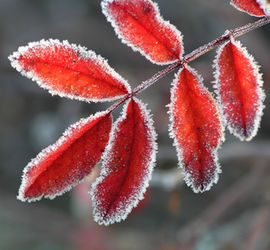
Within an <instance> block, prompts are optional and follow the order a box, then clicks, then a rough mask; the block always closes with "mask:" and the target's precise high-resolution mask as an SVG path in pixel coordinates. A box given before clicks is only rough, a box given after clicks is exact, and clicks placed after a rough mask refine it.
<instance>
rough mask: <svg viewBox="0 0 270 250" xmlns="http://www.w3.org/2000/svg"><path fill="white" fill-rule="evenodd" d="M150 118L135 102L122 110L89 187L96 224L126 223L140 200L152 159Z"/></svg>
mask: <svg viewBox="0 0 270 250" xmlns="http://www.w3.org/2000/svg"><path fill="white" fill-rule="evenodd" d="M155 139H156V134H155V132H154V128H153V124H152V119H151V116H150V115H149V113H148V111H147V110H146V109H145V107H144V105H143V104H142V103H141V102H140V101H139V100H138V99H136V98H134V99H132V100H130V101H129V102H128V104H126V105H125V107H124V109H123V113H122V116H121V117H120V118H119V119H118V120H117V122H116V123H115V125H114V128H113V130H112V133H111V137H110V141H109V144H108V146H107V148H106V151H105V154H104V156H103V165H102V169H101V174H100V177H99V178H98V179H97V180H96V182H95V183H94V184H93V186H92V191H91V195H92V200H93V206H94V218H95V221H97V222H98V223H99V224H104V225H108V224H112V223H114V222H120V221H121V220H124V219H126V217H127V215H128V214H129V213H130V212H131V210H132V209H133V208H134V207H136V206H137V204H138V202H139V201H140V200H141V199H143V196H144V193H145V191H146V188H147V187H148V185H149V180H150V178H151V174H152V170H153V167H154V162H155V158H156V144H155Z"/></svg>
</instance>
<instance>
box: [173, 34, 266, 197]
mask: <svg viewBox="0 0 270 250" xmlns="http://www.w3.org/2000/svg"><path fill="white" fill-rule="evenodd" d="M214 68H215V78H216V85H215V88H216V94H217V98H218V106H217V105H216V102H215V100H214V99H213V97H212V96H211V94H210V93H209V92H208V91H207V90H206V89H205V87H204V86H203V84H202V78H201V77H200V76H199V75H198V73H197V72H196V71H195V70H194V69H192V68H191V67H189V66H187V65H184V67H183V68H182V69H181V70H180V71H179V73H178V74H177V76H176V78H175V80H174V82H173V88H172V90H171V104H170V106H169V107H170V120H171V125H170V135H171V137H172V138H173V139H174V144H175V146H176V149H177V154H178V159H179V165H180V167H182V168H183V169H184V172H185V181H186V183H187V185H189V186H191V187H192V189H193V191H194V192H204V191H206V190H209V189H210V188H211V186H212V185H213V184H214V183H217V181H218V174H219V173H220V172H221V170H220V166H219V164H218V157H217V149H218V148H219V146H220V144H221V142H222V141H223V140H224V135H223V130H224V129H223V124H226V125H227V127H228V129H229V130H230V132H231V133H232V134H234V135H235V136H237V137H238V138H239V139H240V140H246V141H249V140H251V139H252V138H253V137H254V136H255V135H256V134H257V131H258V128H259V124H260V121H261V117H262V113H263V112H262V111H263V107H264V106H263V101H264V98H265V95H264V92H263V90H262V88H261V87H262V79H261V74H259V70H258V66H257V65H256V63H255V62H254V59H253V57H251V56H250V55H249V54H248V52H247V51H246V49H244V48H243V47H242V45H241V44H240V43H239V42H236V41H234V39H230V41H228V42H226V43H225V44H224V45H222V46H221V47H220V48H219V50H218V53H217V57H216V60H215V64H214ZM219 113H221V115H222V118H223V121H222V118H221V116H220V115H219Z"/></svg>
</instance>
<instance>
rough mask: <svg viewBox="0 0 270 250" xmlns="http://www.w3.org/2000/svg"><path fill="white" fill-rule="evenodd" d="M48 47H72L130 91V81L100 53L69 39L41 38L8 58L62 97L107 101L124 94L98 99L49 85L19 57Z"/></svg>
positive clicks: (45, 87)
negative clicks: (22, 63)
mask: <svg viewBox="0 0 270 250" xmlns="http://www.w3.org/2000/svg"><path fill="white" fill-rule="evenodd" d="M47 47H64V48H67V49H72V50H74V51H75V52H77V53H78V57H81V58H83V59H86V60H90V61H92V62H95V63H96V65H98V66H100V67H102V69H104V73H107V74H109V75H111V76H112V77H113V78H114V79H116V80H117V81H119V82H121V83H122V84H123V86H125V88H126V89H127V91H128V92H129V93H130V92H131V88H130V85H129V84H128V82H127V81H126V80H125V79H124V78H122V77H121V76H120V75H119V74H118V73H117V72H116V71H115V70H114V69H113V68H112V67H111V66H110V65H109V64H108V62H107V60H106V59H104V58H103V57H101V56H100V55H97V54H96V53H95V52H94V51H92V50H87V49H86V48H85V47H82V46H80V45H75V44H70V43H69V42H68V41H66V40H65V41H63V42H60V41H59V40H57V39H49V40H44V39H42V40H40V41H38V42H30V43H29V44H28V45H27V46H22V47H19V48H18V51H16V52H14V53H13V54H12V55H10V56H9V57H8V59H9V60H10V62H11V65H12V67H13V68H15V69H16V70H17V71H19V72H20V73H21V74H22V75H23V76H26V77H27V78H29V79H31V80H33V81H35V82H37V84H38V85H39V86H40V87H41V88H44V89H46V90H48V91H49V93H50V94H52V95H58V96H60V97H68V98H70V99H75V100H79V101H86V102H105V101H113V100H116V99H119V98H121V97H122V96H123V95H122V96H116V97H113V98H103V99H96V98H90V97H89V98H86V97H82V96H79V95H73V94H68V93H64V92H60V91H56V90H55V89H54V88H52V87H51V86H49V85H48V84H47V83H46V82H44V80H43V79H42V78H40V77H39V76H38V75H37V74H36V73H35V72H34V71H27V70H25V69H24V68H23V67H22V66H21V64H20V62H19V61H18V59H19V58H20V56H22V55H24V54H25V53H26V52H27V51H29V50H33V49H35V48H47Z"/></svg>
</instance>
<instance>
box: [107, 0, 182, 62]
mask: <svg viewBox="0 0 270 250" xmlns="http://www.w3.org/2000/svg"><path fill="white" fill-rule="evenodd" d="M102 10H103V13H104V14H105V15H106V17H107V20H108V21H110V22H111V24H112V26H113V27H114V29H115V32H116V34H117V35H118V37H119V38H120V39H121V40H122V41H123V42H124V43H125V44H127V45H128V46H130V47H132V48H133V49H134V50H135V51H139V52H140V53H141V54H142V55H144V56H145V57H146V58H147V59H149V60H150V61H151V62H153V63H157V64H160V65H162V64H169V63H173V62H175V61H177V60H179V59H181V58H182V54H183V43H182V35H181V33H180V31H178V30H177V29H176V28H175V26H173V25H172V24H170V23H169V22H168V21H164V19H163V18H162V17H161V15H160V13H159V9H158V6H157V4H155V3H153V2H152V1H151V0H103V1H102Z"/></svg>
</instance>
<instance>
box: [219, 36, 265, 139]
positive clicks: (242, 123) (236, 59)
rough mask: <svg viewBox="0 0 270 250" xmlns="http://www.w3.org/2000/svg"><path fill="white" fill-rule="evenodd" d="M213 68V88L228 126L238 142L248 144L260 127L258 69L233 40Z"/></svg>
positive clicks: (221, 51) (244, 50)
mask: <svg viewBox="0 0 270 250" xmlns="http://www.w3.org/2000/svg"><path fill="white" fill-rule="evenodd" d="M214 66H215V68H216V73H215V76H216V86H215V87H216V90H217V95H218V99H219V104H220V106H221V108H220V109H221V110H222V113H223V116H224V118H225V121H226V123H227V126H228V128H229V130H230V132H231V133H232V134H234V135H235V136H237V137H238V138H239V139H241V140H247V141H248V140H251V139H252V138H253V137H254V136H255V135H256V134H257V131H258V128H259V125H260V121H261V117H262V113H263V112H262V111H263V100H264V98H265V96H264V93H263V90H262V88H261V87H262V77H261V74H260V73H259V69H258V66H257V64H256V63H255V61H254V59H253V57H252V56H251V55H249V54H248V52H247V51H246V49H245V48H243V47H242V45H241V44H240V42H237V41H234V40H233V39H231V41H228V42H227V43H225V44H224V45H223V46H221V47H220V49H219V50H218V53H217V58H216V61H215V65H214Z"/></svg>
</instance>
